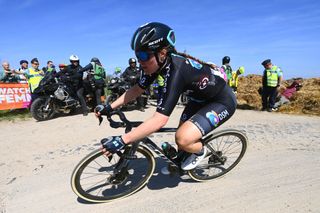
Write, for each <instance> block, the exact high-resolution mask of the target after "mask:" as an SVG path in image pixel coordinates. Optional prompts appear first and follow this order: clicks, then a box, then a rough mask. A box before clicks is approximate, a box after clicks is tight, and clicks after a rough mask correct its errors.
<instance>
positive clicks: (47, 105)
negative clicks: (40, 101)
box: [43, 96, 52, 112]
mask: <svg viewBox="0 0 320 213" xmlns="http://www.w3.org/2000/svg"><path fill="white" fill-rule="evenodd" d="M51 99H52V98H51V96H49V98H47V99H46V102H45V103H44V105H45V108H44V109H43V110H44V111H45V112H48V110H49V108H50V102H51Z"/></svg>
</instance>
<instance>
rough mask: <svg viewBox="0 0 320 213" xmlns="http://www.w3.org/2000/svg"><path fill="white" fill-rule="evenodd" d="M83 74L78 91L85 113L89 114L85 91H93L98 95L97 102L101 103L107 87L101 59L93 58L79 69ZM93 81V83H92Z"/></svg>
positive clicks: (81, 74)
mask: <svg viewBox="0 0 320 213" xmlns="http://www.w3.org/2000/svg"><path fill="white" fill-rule="evenodd" d="M79 74H80V76H82V85H81V86H80V88H79V89H78V91H77V95H78V97H79V99H80V102H81V106H82V109H83V115H87V114H88V109H87V105H86V102H85V99H84V92H86V93H88V92H89V91H93V92H94V94H95V97H96V104H97V105H99V104H101V95H102V93H103V89H104V87H105V81H104V80H105V78H106V72H105V69H104V68H103V67H102V64H101V62H100V60H99V59H98V58H96V57H94V58H92V59H91V61H90V63H89V64H88V65H87V66H85V67H84V68H82V69H81V70H80V71H79ZM92 83H93V84H92Z"/></svg>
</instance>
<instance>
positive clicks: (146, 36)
mask: <svg viewBox="0 0 320 213" xmlns="http://www.w3.org/2000/svg"><path fill="white" fill-rule="evenodd" d="M154 34H155V29H154V28H153V29H152V30H150V31H149V32H148V34H144V35H143V37H142V39H141V43H146V42H150V39H151V38H152V37H153V35H154Z"/></svg>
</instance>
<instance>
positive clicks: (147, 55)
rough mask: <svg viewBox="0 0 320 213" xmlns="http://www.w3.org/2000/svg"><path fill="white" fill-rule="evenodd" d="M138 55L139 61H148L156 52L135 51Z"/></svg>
mask: <svg viewBox="0 0 320 213" xmlns="http://www.w3.org/2000/svg"><path fill="white" fill-rule="evenodd" d="M135 54H136V57H137V59H138V60H139V61H143V62H145V61H148V60H149V59H150V58H151V57H152V55H153V54H154V53H153V52H146V51H137V52H135Z"/></svg>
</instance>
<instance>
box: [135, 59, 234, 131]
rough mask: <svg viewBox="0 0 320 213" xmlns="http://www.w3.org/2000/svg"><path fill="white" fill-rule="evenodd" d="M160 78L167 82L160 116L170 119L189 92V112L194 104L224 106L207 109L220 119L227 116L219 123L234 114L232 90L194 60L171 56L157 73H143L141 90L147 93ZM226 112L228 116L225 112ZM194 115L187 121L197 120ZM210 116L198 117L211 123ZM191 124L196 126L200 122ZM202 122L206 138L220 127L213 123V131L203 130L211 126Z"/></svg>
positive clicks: (158, 108) (159, 98) (189, 116)
mask: <svg viewBox="0 0 320 213" xmlns="http://www.w3.org/2000/svg"><path fill="white" fill-rule="evenodd" d="M158 75H161V76H162V77H163V78H164V86H163V90H162V94H161V95H160V96H159V97H158V105H157V112H159V113H161V114H164V115H166V116H169V115H170V114H171V113H172V111H173V109H174V107H175V106H176V104H177V102H178V100H179V97H180V95H181V94H182V93H183V92H184V91H186V90H188V96H189V98H190V100H191V101H190V104H188V105H187V106H186V109H188V108H190V107H189V106H191V105H192V104H196V105H197V106H199V107H200V108H201V107H205V106H207V105H208V104H209V105H210V103H219V104H221V105H222V106H224V107H222V108H223V109H222V108H221V107H218V108H219V109H215V108H216V107H213V106H211V107H209V108H208V107H207V108H208V110H209V109H210V110H211V111H212V110H215V111H217V112H215V113H216V114H217V116H219V114H220V113H222V112H224V115H223V116H222V115H221V118H222V117H223V119H220V120H227V119H228V118H229V117H231V115H232V114H233V113H234V111H235V107H236V99H235V96H234V94H233V92H232V90H231V89H230V88H229V87H228V86H227V84H226V82H225V81H224V79H223V78H221V77H220V76H218V75H216V74H214V70H212V69H210V67H209V66H207V65H202V64H199V63H198V62H196V61H194V60H191V59H186V58H184V57H182V56H179V55H175V54H172V55H171V57H169V58H168V61H167V63H166V65H165V66H164V67H163V68H162V69H161V70H160V71H158V72H157V73H153V74H151V75H147V74H145V73H143V74H142V75H141V77H140V80H139V82H138V85H139V86H140V87H141V88H142V89H146V88H147V87H149V86H150V85H151V84H152V83H153V81H154V80H155V79H156V78H157V76H158ZM220 108H221V109H220ZM210 110H209V111H207V113H209V114H210V112H211V111H210ZM225 110H227V111H228V112H225ZM188 111H190V110H188ZM195 113H197V112H196V111H192V113H187V114H188V115H185V116H184V117H185V118H184V119H186V118H187V119H189V118H191V116H195ZM209 114H208V115H206V113H204V112H203V113H202V115H199V116H200V117H207V119H206V120H208V121H209V123H210V119H211V118H209V117H210V115H209ZM204 119H205V118H204ZM182 120H183V119H182ZM196 120H198V119H196ZM200 120H201V119H200ZM192 122H193V123H195V122H197V121H192ZM199 122H200V124H199V125H197V124H196V125H197V126H198V128H199V129H200V130H201V132H202V134H203V135H204V134H206V133H208V131H211V130H212V129H213V128H215V127H217V126H218V125H216V124H215V123H212V122H211V123H210V128H209V127H204V126H208V125H206V124H203V122H201V121H199ZM202 130H203V131H202Z"/></svg>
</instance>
